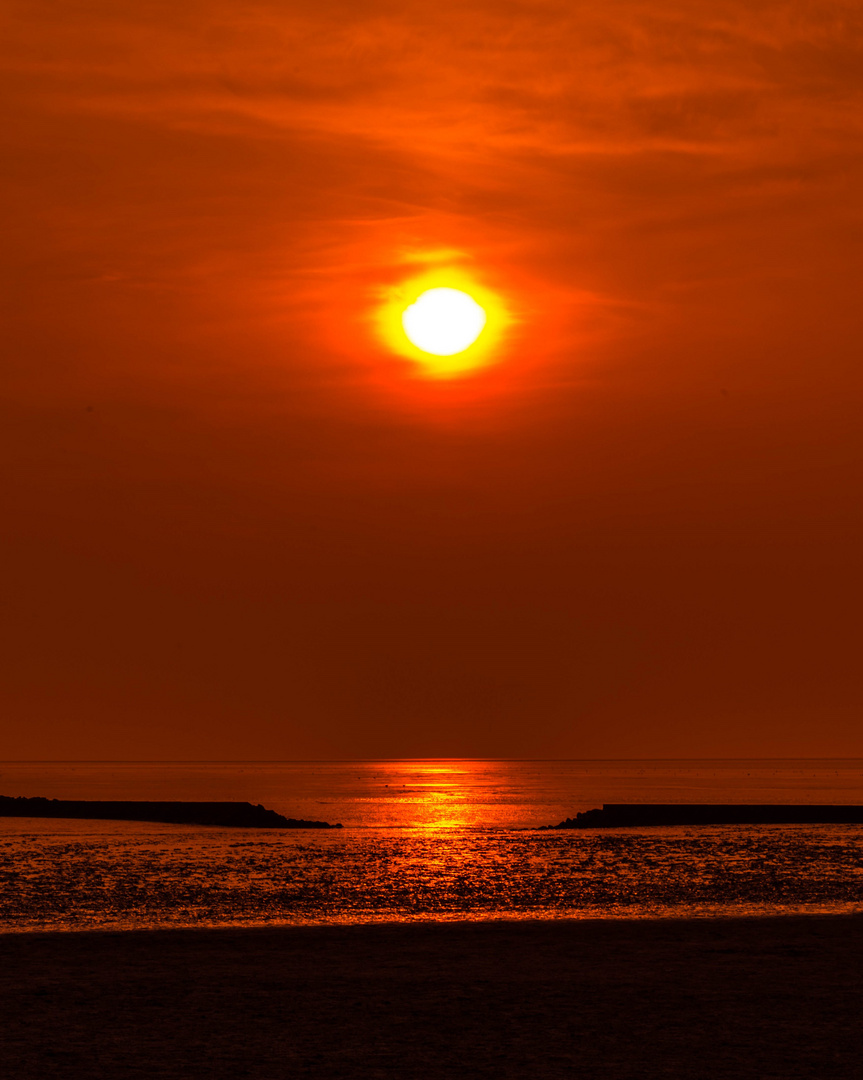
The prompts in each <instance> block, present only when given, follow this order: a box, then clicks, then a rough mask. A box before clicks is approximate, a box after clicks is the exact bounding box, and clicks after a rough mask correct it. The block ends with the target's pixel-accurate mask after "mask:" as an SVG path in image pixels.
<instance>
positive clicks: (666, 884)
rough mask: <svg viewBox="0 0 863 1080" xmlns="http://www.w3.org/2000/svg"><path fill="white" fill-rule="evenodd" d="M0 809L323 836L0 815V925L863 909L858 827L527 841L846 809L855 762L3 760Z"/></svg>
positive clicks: (862, 836)
mask: <svg viewBox="0 0 863 1080" xmlns="http://www.w3.org/2000/svg"><path fill="white" fill-rule="evenodd" d="M0 794H4V795H46V796H48V797H52V798H82V799H84V798H90V799H122V798H126V799H189V800H223V799H226V800H227V799H242V800H249V801H250V802H253V803H262V804H263V805H265V806H267V807H270V808H272V809H274V810H278V811H279V812H280V813H283V814H286V815H287V816H291V817H304V818H315V819H323V820H327V821H331V822H335V821H340V822H342V823H343V824H344V825H345V828H344V829H342V830H339V831H338V832H325V833H315V832H305V831H303V832H279V831H273V832H270V831H260V832H259V831H254V832H253V831H249V832H246V831H241V830H229V829H207V828H196V827H188V826H179V825H156V824H147V823H134V822H98V821H63V820H36V819H12V818H6V819H3V818H0V928H2V929H5V930H36V929H63V930H74V929H87V928H97V927H99V928H113V929H126V928H132V927H139V928H144V927H161V926H221V925H225V926H227V925H260V924H267V923H269V924H278V923H315V922H374V921H391V920H400V921H404V920H415V919H438V920H441V919H446V920H454V919H491V918H508V919H511V918H516V919H524V918H587V917H589V918H596V917H609V918H617V917H627V918H644V917H674V916H693V915H696V916H697V915H735V914H778V913H792V912H794V913H796V912H845V911H860V910H863V827H859V826H785V827H779V826H751V827H747V828H739V827H738V828H733V829H731V828H726V827H720V826H716V827H710V828H701V829H695V828H688V829H687V828H679V829H641V830H614V831H610V830H609V831H600V832H565V833H547V832H536V831H532V830H534V829H535V827H536V826H537V825H541V824H551V823H555V822H557V821H560V820H562V819H563V818H565V817H571V816H573V814H574V813H575V812H577V811H580V810H585V809H589V808H590V807H593V806H599V805H601V804H602V803H603V802H800V803H806V802H819V803H863V761H860V760H855V761H848V760H845V761H814V760H810V761H787V760H786V761H764V760H758V761H664V762H663V761H617V762H614V761H581V762H579V761H553V762H537V761H527V762H514V761H475V760H470V761H454V760H444V761H428V760H424V761H365V762H288V763H253V762H244V763H211V762H192V763H189V762H181V763H165V762H160V763H153V764H146V763H144V764H142V763H122V762H119V763H116V762H112V763H87V762H71V763H39V762H5V763H0Z"/></svg>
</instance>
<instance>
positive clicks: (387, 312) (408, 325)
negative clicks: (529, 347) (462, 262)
mask: <svg viewBox="0 0 863 1080" xmlns="http://www.w3.org/2000/svg"><path fill="white" fill-rule="evenodd" d="M380 296H381V303H380V304H379V305H378V307H377V308H376V309H375V312H374V321H375V323H376V326H377V333H378V336H379V338H380V340H381V341H382V342H383V343H384V344H385V345H386V346H387V348H388V349H389V350H390V351H391V352H394V353H396V354H397V355H398V356H402V357H404V358H405V359H408V360H410V361H412V362H413V364H414V372H415V374H416V375H418V376H420V377H421V378H426V379H455V378H462V377H465V376H468V375H473V374H475V373H478V372H479V371H481V370H483V369H485V368H487V367H489V366H490V365H492V364H495V363H498V362H499V361H500V360H501V359H502V358H503V341H504V337H505V336H506V332H507V330H508V329H509V327H510V325H511V323H512V322H513V317H512V315H511V314H510V312H509V309H508V305H507V304H506V303H505V302H504V300H503V298H502V297H501V296H500V295H499V294H497V293H496V292H494V291H492V290H491V289H489V288H488V287H487V286H485V285H483V284H481V283H480V282H479V281H478V280H476V278H475V277H474V276H473V275H472V274H470V273H469V272H468V271H467V270H466V269H465V268H464V267H460V266H453V265H449V266H438V267H434V268H433V269H430V270H427V271H426V272H425V273H423V274H420V275H418V276H417V277H414V278H411V279H410V280H408V281H404V282H402V283H401V284H400V285H393V286H389V287H387V288H386V289H384V290H383V291H382V293H381V294H380Z"/></svg>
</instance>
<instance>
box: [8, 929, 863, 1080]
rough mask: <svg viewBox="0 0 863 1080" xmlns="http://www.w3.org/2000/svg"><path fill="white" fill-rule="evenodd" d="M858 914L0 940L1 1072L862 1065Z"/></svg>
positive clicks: (22, 1077)
mask: <svg viewBox="0 0 863 1080" xmlns="http://www.w3.org/2000/svg"><path fill="white" fill-rule="evenodd" d="M861 973H863V918H861V917H859V916H844V917H841V916H840V917H806V918H794V917H785V918H780V919H754V920H693V921H675V920H661V921H646V920H642V921H637V922H628V921H603V922H576V921H561V922H533V923H531V922H524V923H504V922H498V923H454V924H452V923H451V924H444V923H427V924H412V925H376V926H335V927H333V926H329V927H288V928H281V929H280V928H263V929H243V930H169V931H146V932H123V933H69V934H58V933H53V934H12V935H5V936H3V937H0V994H2V1000H0V1014H2V1017H3V1025H2V1032H0V1072H2V1073H3V1075H5V1076H9V1077H14V1078H15V1080H31V1078H33V1080H35V1078H37V1077H38V1078H39V1080H44V1078H47V1077H58V1078H65V1077H69V1078H72V1077H75V1078H78V1077H82V1078H83V1077H88V1078H111V1080H117V1078H121V1077H139V1076H140V1077H149V1078H156V1077H166V1078H167V1077H170V1078H174V1077H176V1078H179V1077H183V1078H185V1080H189V1078H198V1077H200V1078H202V1080H203V1078H205V1077H206V1078H208V1080H222V1078H225V1080H228V1078H237V1077H253V1078H255V1080H270V1078H272V1080H276V1078H282V1077H297V1076H300V1077H309V1078H318V1077H320V1078H324V1077H326V1078H342V1077H344V1078H345V1080H347V1078H349V1077H350V1078H352V1080H355V1078H373V1077H374V1078H378V1077H412V1078H426V1077H428V1078H432V1077H435V1078H436V1077H486V1076H487V1077H540V1078H544V1077H573V1076H576V1077H585V1078H588V1077H589V1078H606V1077H608V1078H615V1080H617V1078H630V1077H631V1078H633V1080H635V1078H636V1077H637V1078H640V1080H641V1078H650V1077H669V1076H672V1077H728V1078H732V1077H733V1078H735V1080H738V1078H745V1077H758V1078H760V1080H764V1078H767V1077H777V1078H783V1080H784V1078H792V1077H811V1078H818V1080H826V1078H830V1077H843V1078H845V1077H848V1078H850V1077H859V1075H860V1071H859V1070H860V1061H861V1060H863V1025H861V1024H860V1017H861V1015H863V974H861Z"/></svg>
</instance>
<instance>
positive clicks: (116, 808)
mask: <svg viewBox="0 0 863 1080" xmlns="http://www.w3.org/2000/svg"><path fill="white" fill-rule="evenodd" d="M0 817H38V818H96V819H97V820H100V821H158V822H164V823H165V824H171V825H221V826H228V827H231V828H242V829H340V828H341V825H330V823H329V822H327V821H303V820H298V819H297V818H286V817H282V815H281V814H277V813H276V812H275V810H266V809H265V808H264V807H263V806H253V805H252V804H251V803H248V802H93V801H90V800H86V801H83V800H69V799H43V798H39V797H37V798H33V799H27V798H23V797H22V798H11V797H10V796H8V795H0Z"/></svg>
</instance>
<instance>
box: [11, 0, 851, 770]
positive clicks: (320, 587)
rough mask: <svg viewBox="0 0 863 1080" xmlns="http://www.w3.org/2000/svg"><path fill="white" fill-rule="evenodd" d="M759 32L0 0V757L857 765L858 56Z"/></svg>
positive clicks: (810, 18) (756, 15)
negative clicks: (431, 314) (425, 355)
mask: <svg viewBox="0 0 863 1080" xmlns="http://www.w3.org/2000/svg"><path fill="white" fill-rule="evenodd" d="M756 7H757V10H755V11H753V10H752V5H750V4H747V3H744V2H743V0H729V2H716V3H710V4H704V3H700V2H699V3H696V2H695V0H687V2H683V0H679V2H675V0H651V2H650V3H646V2H643V0H632V2H614V0H612V2H610V3H605V4H601V5H598V4H581V5H574V4H572V3H564V2H560V3H552V2H549V3H543V2H531V3H530V4H521V3H508V2H506V0H503V2H500V0H497V2H495V3H493V4H492V3H489V2H487V0H478V2H477V3H473V4H468V3H464V4H462V3H447V0H443V2H441V3H438V4H425V3H423V4H419V3H398V4H396V3H374V2H364V3H362V4H357V3H347V2H344V3H327V2H326V0H316V2H315V3H300V2H294V3H284V2H282V3H274V2H272V0H262V2H257V3H256V2H245V3H243V4H238V3H230V4H228V3H225V2H223V0H213V2H209V3H197V2H194V0H191V2H189V3H185V4H182V5H178V4H176V3H174V2H171V3H169V2H167V0H164V2H162V0H160V2H147V0H136V2H135V3H134V4H133V3H122V2H120V3H118V2H117V0H111V2H108V0H92V2H90V3H88V4H86V5H59V6H58V5H56V4H54V3H49V2H48V0H26V2H25V0H18V2H15V0H13V2H12V3H10V4H7V5H6V6H5V8H4V12H3V13H2V14H0V40H2V41H3V42H4V43H5V51H6V59H5V62H4V65H3V75H2V88H3V95H4V99H5V107H4V117H5V122H4V125H3V127H2V132H0V138H2V140H3V142H4V148H3V160H4V168H3V170H2V172H0V206H2V208H3V210H2V212H3V214H4V216H8V220H7V221H6V222H5V223H4V226H3V236H4V241H3V257H2V290H0V295H2V300H0V303H2V313H3V323H4V330H3V373H4V378H3V384H2V385H3V390H2V394H3V401H2V425H0V443H2V450H3V458H4V461H5V462H6V466H5V468H4V470H3V474H2V484H3V489H2V492H0V499H2V504H0V505H2V506H3V507H4V511H3V519H4V525H3V530H2V533H3V552H2V559H3V568H4V569H3V584H2V591H0V603H2V611H3V626H4V640H3V642H2V651H3V657H4V675H3V678H2V680H0V710H2V716H3V718H4V719H3V728H2V732H3V740H2V750H0V757H5V758H16V757H21V758H31V757H32V758H70V757H79V758H134V757H143V758H183V757H186V758H232V757H236V758H303V757H351V756H364V757H372V756H401V755H412V756H422V755H477V756H528V757H555V756H564V757H597V756H621V757H627V756H695V755H702V756H711V755H717V756H735V755H769V756H793V755H822V756H832V755H836V756H841V755H863V735H861V732H863V724H861V720H863V715H861V707H863V679H861V677H860V656H861V654H863V648H861V646H862V645H863V642H861V610H863V571H861V551H863V543H861V539H863V538H861V491H863V476H861V472H863V467H861V466H863V424H861V396H863V395H861V388H863V375H861V359H863V319H861V307H863V305H861V271H860V267H861V255H863V244H861V240H863V212H861V206H863V198H861V191H863V151H861V146H863V140H861V136H863V15H861V9H860V6H859V4H857V3H856V2H854V3H852V2H844V0H837V2H823V0H815V2H812V3H804V4H799V3H791V2H790V0H786V2H782V3H769V2H768V3H763V4H758V5H757V6H756ZM449 265H451V266H453V267H457V268H459V269H460V270H461V271H462V272H464V273H467V274H470V275H472V276H474V277H475V278H476V280H477V281H478V282H481V283H483V284H484V285H485V286H486V287H487V288H490V289H492V290H495V291H496V292H497V293H498V294H499V295H500V296H501V297H502V298H503V299H504V301H505V303H506V305H507V308H508V310H509V311H510V313H511V315H512V318H513V320H514V321H513V324H512V326H511V327H510V328H509V330H508V332H507V334H506V335H505V340H503V341H502V342H501V344H500V348H499V350H498V351H497V353H496V359H497V360H498V362H497V363H496V364H494V365H493V366H491V367H488V368H487V369H485V370H484V371H481V372H479V373H477V374H475V375H473V376H469V377H466V378H460V379H454V380H438V381H430V380H428V379H423V378H421V377H420V374H419V372H418V369H417V368H416V367H415V366H414V365H413V364H412V363H411V362H410V361H409V360H407V359H405V358H404V357H401V356H398V355H396V354H394V353H393V352H391V351H390V350H389V349H388V348H387V347H386V346H385V345H384V344H383V343H382V342H381V341H380V339H379V338H378V337H377V336H376V334H375V327H374V313H375V311H376V309H377V307H378V306H379V305H380V303H381V298H382V297H383V296H385V295H386V294H387V290H391V289H392V288H393V287H396V286H398V285H399V284H400V283H401V282H403V281H405V280H407V279H409V278H410V277H412V276H416V275H417V274H418V273H421V272H425V271H426V270H428V269H429V268H435V267H440V266H449Z"/></svg>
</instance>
